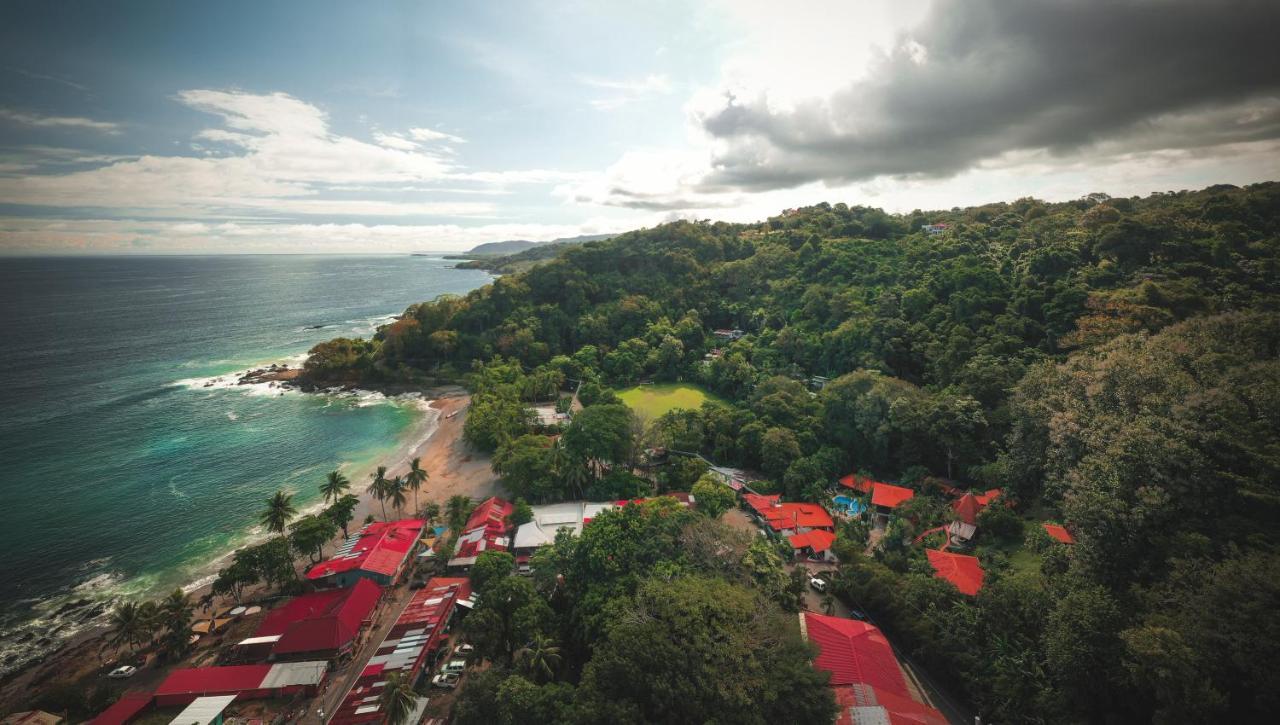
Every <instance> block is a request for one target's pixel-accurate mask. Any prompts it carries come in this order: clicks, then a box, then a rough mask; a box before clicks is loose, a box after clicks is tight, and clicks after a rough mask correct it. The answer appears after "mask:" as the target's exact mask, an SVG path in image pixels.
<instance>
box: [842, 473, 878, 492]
mask: <svg viewBox="0 0 1280 725" xmlns="http://www.w3.org/2000/svg"><path fill="white" fill-rule="evenodd" d="M878 484H879V482H878V481H872V480H871V479H870V478H864V477H862V476H859V475H858V474H856V473H850V474H849V475H847V476H845V477H844V478H841V479H840V485H841V486H844V487H845V488H851V489H853V490H854V491H857V492H859V493H871V489H872V488H874V487H875V486H876V485H878Z"/></svg>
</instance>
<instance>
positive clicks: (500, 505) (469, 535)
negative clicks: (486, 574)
mask: <svg viewBox="0 0 1280 725" xmlns="http://www.w3.org/2000/svg"><path fill="white" fill-rule="evenodd" d="M514 510H515V505H514V504H512V503H511V502H509V501H505V500H503V499H500V498H498V497H497V496H494V497H491V498H489V499H486V500H485V501H484V502H483V503H481V504H480V505H479V506H476V508H475V510H474V511H472V512H471V517H470V518H468V519H467V523H466V525H465V526H464V527H463V528H462V534H461V535H459V536H458V544H457V547H456V548H455V549H454V552H453V557H454V558H455V559H469V558H472V557H476V556H479V555H481V554H483V553H484V552H486V551H506V550H507V548H508V546H509V544H510V542H509V541H507V539H506V536H507V530H508V529H510V528H511V527H510V526H509V525H508V524H507V517H508V516H510V515H511V512H512V511H514Z"/></svg>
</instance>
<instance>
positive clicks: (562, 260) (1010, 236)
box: [306, 184, 1280, 722]
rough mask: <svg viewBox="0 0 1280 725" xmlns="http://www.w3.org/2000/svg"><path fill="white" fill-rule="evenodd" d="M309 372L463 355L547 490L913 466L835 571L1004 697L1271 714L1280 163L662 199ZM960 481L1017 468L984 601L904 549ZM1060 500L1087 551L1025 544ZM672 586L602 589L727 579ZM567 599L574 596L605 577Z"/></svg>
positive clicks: (887, 471)
mask: <svg viewBox="0 0 1280 725" xmlns="http://www.w3.org/2000/svg"><path fill="white" fill-rule="evenodd" d="M924 224H946V225H948V226H947V229H946V230H945V231H943V232H942V233H938V234H932V235H931V234H928V233H926V232H925V231H924V230H922V228H921V227H922V225H924ZM715 328H738V329H741V330H743V331H744V332H745V333H746V334H745V336H744V337H742V338H741V339H737V340H734V341H732V342H728V341H724V340H718V339H717V338H716V337H715V336H714V335H713V334H712V330H713V329H715ZM306 372H307V375H308V376H309V378H310V379H311V380H312V381H314V382H316V383H317V384H329V383H336V382H347V383H350V382H361V383H366V384H378V383H382V382H421V383H424V384H425V383H430V382H435V381H439V380H466V381H467V383H468V385H469V387H470V388H471V390H472V391H473V393H474V397H473V405H472V409H471V412H470V414H469V417H468V420H467V431H466V434H467V438H468V440H469V441H471V442H472V443H473V444H475V445H477V446H478V447H480V448H483V449H486V450H491V451H494V465H495V469H496V470H498V471H499V473H501V474H502V475H503V476H504V479H505V480H506V481H507V483H508V485H509V487H511V488H513V492H514V493H516V494H518V495H521V496H523V497H525V498H528V499H530V500H555V499H560V498H566V497H572V496H578V495H593V496H599V497H602V498H609V497H614V496H621V495H631V494H632V493H633V492H640V493H643V492H646V490H653V489H654V488H655V487H656V489H657V490H658V491H661V490H664V489H671V490H676V489H679V490H688V487H689V486H691V485H693V484H694V482H695V481H697V480H698V477H699V476H700V475H701V468H700V466H699V465H698V464H696V463H689V462H688V459H681V462H679V463H676V464H673V465H671V466H668V467H666V468H665V469H663V470H662V471H660V472H658V473H656V474H655V475H654V476H652V477H650V478H652V479H653V480H652V481H651V480H649V479H648V478H642V477H639V476H636V475H635V474H634V473H633V470H635V467H634V465H632V464H635V463H637V461H638V456H639V451H640V450H641V449H642V448H643V447H645V446H650V445H665V446H668V447H671V448H675V449H680V450H689V451H697V452H700V453H702V454H704V455H705V456H707V457H708V458H710V459H712V460H714V461H716V462H717V463H722V464H726V465H735V466H741V467H744V468H748V469H751V470H753V471H757V472H759V474H760V476H761V477H762V478H764V479H766V482H765V483H764V484H762V486H763V487H765V488H768V487H772V488H774V489H775V490H777V491H778V492H780V493H782V494H783V495H784V496H785V497H786V498H788V499H793V500H820V499H821V498H822V491H823V490H825V489H826V488H828V487H829V486H830V484H831V483H832V481H833V480H834V478H835V477H837V476H839V475H842V474H843V473H847V472H849V471H854V470H856V471H859V472H862V473H864V474H867V475H872V476H875V477H877V478H879V479H881V480H892V481H897V482H898V483H900V484H902V485H906V486H910V487H912V488H913V489H915V490H916V491H917V492H918V495H917V497H916V498H915V499H914V500H913V501H912V502H911V504H910V506H909V508H908V510H907V511H906V512H905V513H904V515H902V516H899V517H897V518H896V519H895V521H894V523H893V524H892V525H891V527H890V532H889V534H887V535H886V536H885V539H884V542H883V543H882V544H881V545H880V546H878V547H877V548H876V549H875V551H874V552H873V554H874V555H873V556H865V555H863V554H862V548H863V545H864V544H865V541H866V531H865V527H858V526H854V525H850V526H847V527H845V529H844V530H842V531H841V532H840V540H839V541H838V550H839V552H840V553H841V561H842V562H843V563H842V566H841V571H840V574H839V576H838V577H837V586H836V591H837V592H838V593H839V594H840V595H841V596H844V597H846V598H847V599H849V600H850V601H853V602H856V603H857V604H858V605H859V606H861V607H863V608H865V609H867V610H868V611H870V612H871V613H872V614H873V615H875V616H876V618H877V620H878V621H879V622H881V623H883V625H884V627H885V629H886V630H888V631H889V632H890V634H891V636H893V637H894V639H895V641H897V642H898V644H900V645H901V646H903V647H904V648H905V649H906V650H907V651H908V652H910V653H911V654H913V655H914V656H916V657H917V658H919V660H920V661H922V662H923V663H924V664H925V665H926V666H927V667H928V668H929V670H930V672H932V673H933V674H934V675H935V676H936V677H937V678H939V679H940V680H942V681H943V682H944V683H946V684H947V685H949V689H951V690H952V691H953V692H954V693H955V694H956V695H957V696H958V697H959V698H961V699H963V700H964V701H966V702H967V703H968V704H969V705H971V706H972V707H973V708H974V709H975V710H976V711H977V712H979V713H981V714H982V715H983V716H984V717H986V718H987V719H994V720H997V721H1002V722H1005V721H1007V722H1014V721H1021V722H1062V721H1093V722H1108V721H1111V722H1130V721H1147V720H1158V721H1164V722H1204V721H1207V720H1224V721H1228V720H1229V721H1252V720H1257V719H1261V718H1263V717H1265V713H1267V712H1272V711H1274V710H1275V709H1276V707H1277V706H1278V705H1280V702H1277V698H1278V697H1280V695H1277V693H1280V675H1278V674H1276V670H1275V668H1274V667H1272V666H1271V663H1272V662H1274V661H1275V660H1276V657H1275V656H1276V655H1280V614H1277V613H1278V612H1280V552H1277V550H1276V546H1277V544H1278V543H1280V532H1278V531H1277V528H1278V527H1280V498H1278V496H1280V412H1278V411H1280V405H1278V404H1280V184H1259V185H1255V186H1251V187H1247V188H1236V187H1231V186H1217V187H1211V188H1208V189H1205V190H1202V191H1196V192H1169V193H1161V194H1155V195H1152V196H1149V197H1145V198H1110V197H1108V196H1106V195H1103V194H1094V195H1090V196H1089V197H1087V198H1084V199H1080V200H1077V201H1072V202H1066V203H1046V202H1042V201H1037V200H1034V199H1020V200H1018V201H1015V202H1012V203H1007V204H991V205H987V206H982V207H975V208H968V209H953V210H950V211H938V212H927V213H926V212H914V213H912V214H907V215H890V214H886V213H884V212H882V211H880V210H876V209H868V208H862V207H847V206H845V205H843V204H837V205H834V206H833V205H827V204H821V205H818V206H814V207H807V208H803V209H799V210H791V211H788V212H787V213H785V214H783V215H780V216H777V217H773V218H771V219H769V220H767V221H765V222H763V223H759V224H750V225H740V224H725V223H692V222H679V223H673V224H668V225H663V226H660V227H657V228H654V229H646V230H640V231H636V232H631V233H628V234H623V235H620V236H617V237H614V238H613V239H610V240H608V241H605V242H593V243H588V244H585V245H582V246H580V247H574V248H569V249H566V250H564V251H563V253H561V254H560V255H559V256H557V257H556V258H555V259H552V260H550V261H546V262H543V263H541V264H538V265H537V266H534V267H532V268H530V269H527V270H525V271H522V272H519V273H517V274H513V275H511V276H506V277H502V278H500V279H498V280H495V281H494V283H492V284H491V285H488V286H486V287H484V288H482V289H479V290H477V291H475V292H473V293H471V294H469V295H467V296H465V297H444V298H440V299H437V300H434V301H431V302H425V303H422V304H419V305H415V306H413V307H411V308H409V309H408V310H407V311H406V313H405V315H404V316H403V317H402V318H401V319H399V320H398V321H396V322H394V323H393V324H390V325H388V326H386V327H383V328H382V329H380V330H379V332H378V333H377V335H376V336H375V338H374V339H372V340H367V341H364V340H334V341H331V342H329V343H325V344H322V345H319V346H317V347H316V348H315V349H314V350H313V351H312V355H311V357H310V358H309V360H308V361H307V363H306ZM814 376H822V377H824V378H827V379H829V382H827V383H826V384H825V386H823V385H819V384H818V382H819V381H815V380H813V377H814ZM638 380H654V381H675V380H684V381H691V382H697V383H700V384H702V385H705V386H706V387H707V388H709V389H711V390H713V391H715V392H716V393H718V394H719V395H720V396H721V397H722V398H723V399H724V400H725V401H727V402H724V403H720V402H713V403H707V404H705V405H704V406H703V407H702V408H701V409H700V410H697V411H675V412H672V413H669V414H667V415H666V416H663V417H662V418H660V419H658V420H656V421H637V420H635V418H634V416H633V415H631V414H630V413H629V411H628V410H627V409H626V408H625V406H621V405H619V404H618V402H617V400H616V398H615V396H614V395H613V393H612V392H611V388H613V387H616V386H620V385H625V384H628V383H633V382H635V381H638ZM567 381H582V387H581V390H580V398H581V400H582V403H583V404H584V405H585V406H586V408H584V410H583V411H582V412H580V413H579V414H578V415H577V416H575V418H574V420H573V422H572V423H571V424H570V426H569V429H568V430H567V431H566V432H565V434H564V435H563V436H561V437H560V438H559V440H558V441H556V442H554V443H553V442H552V441H551V440H550V439H548V438H547V437H545V436H542V435H539V434H538V431H537V430H536V428H535V426H534V425H533V422H532V420H530V419H529V418H528V416H527V413H526V403H527V402H528V401H532V400H538V399H547V398H549V397H552V396H554V393H555V391H556V390H558V389H560V388H561V387H563V386H565V385H566V382H567ZM819 388H820V389H819ZM620 463H621V464H627V465H613V464H620ZM944 485H945V486H957V487H960V488H965V487H968V486H975V487H1002V488H1004V490H1005V492H1006V493H1005V495H1006V498H1007V500H1009V501H1011V502H1012V503H1013V504H1014V507H1015V508H1014V509H1013V511H1012V512H1011V511H1010V510H1009V509H1006V508H1004V507H994V508H992V509H990V510H989V511H987V512H984V516H986V517H987V520H985V521H984V522H983V523H982V526H981V528H982V530H983V531H984V532H985V533H984V534H983V538H982V539H981V541H982V543H981V544H980V547H979V552H978V553H979V555H980V557H981V558H982V561H983V565H984V567H985V568H986V569H987V571H988V578H987V583H986V586H984V588H983V589H982V591H981V592H980V593H979V594H978V596H976V597H966V596H964V595H961V594H960V593H959V592H957V591H956V590H955V589H954V588H952V587H951V586H950V585H949V584H947V583H945V582H942V581H940V580H938V579H936V578H934V577H932V576H931V570H930V569H929V568H928V565H927V563H925V562H924V561H923V559H924V555H923V547H922V546H912V545H910V542H911V540H912V539H913V538H914V536H915V535H916V534H917V533H919V532H921V531H924V530H926V529H927V528H928V527H930V526H933V525H936V524H937V523H939V522H940V521H943V520H945V517H946V515H947V513H948V509H947V506H946V499H945V497H944V496H943V495H942V493H941V490H942V488H943V487H944ZM1050 519H1051V520H1057V521H1063V522H1065V523H1067V524H1068V526H1069V527H1070V528H1071V530H1072V532H1073V533H1074V534H1075V536H1076V539H1077V541H1078V544H1077V545H1076V546H1074V547H1071V548H1067V547H1063V546H1055V545H1052V544H1050V543H1048V542H1045V541H1043V540H1042V539H1041V537H1038V536H1036V533H1037V528H1036V526H1033V525H1031V524H1034V523H1035V522H1038V521H1041V520H1050ZM593 530H594V526H593V528H592V529H589V531H593ZM586 538H587V537H585V536H584V541H585V540H586ZM565 546H566V547H567V548H572V545H570V544H565ZM560 548H561V547H560V546H557V547H556V549H560ZM571 553H572V552H568V553H563V556H565V557H566V561H567V560H568V558H569V557H570V554H571ZM566 565H567V564H566ZM589 576H591V577H595V576H599V574H597V573H590V574H589ZM628 576H632V577H635V576H639V572H631V573H630V574H629V575H628ZM729 578H730V579H732V577H729ZM659 579H660V577H659ZM574 586H579V587H586V586H587V585H585V584H581V583H579V584H576V585H574ZM590 586H591V587H594V586H595V585H594V584H592V585H590ZM601 586H606V588H607V585H606V584H602V585H601ZM663 586H668V587H671V586H673V585H672V584H670V582H667V583H666V584H664V583H663V582H662V581H647V582H640V581H637V582H629V584H628V586H627V587H625V588H624V589H620V590H618V591H611V592H610V597H609V601H613V600H614V599H617V600H618V601H622V602H624V604H618V605H617V606H619V607H623V606H626V604H625V603H626V602H630V605H631V606H640V604H639V603H638V598H644V597H649V598H651V599H655V600H656V599H662V600H663V601H666V600H670V606H671V607H674V608H678V607H695V606H698V605H697V601H698V598H699V597H707V596H713V595H714V593H713V592H712V593H708V591H704V590H703V589H702V588H700V587H705V588H713V587H716V586H721V584H716V583H707V582H703V583H701V584H698V585H696V586H694V585H690V586H689V587H688V588H685V589H681V591H663V590H662V587H663ZM724 586H740V584H735V583H730V584H724ZM562 594H563V595H564V596H566V597H570V600H569V601H566V602H565V603H564V606H565V607H566V608H567V609H566V611H569V612H572V611H579V610H580V609H581V608H582V607H584V606H587V605H586V600H585V599H584V598H590V597H592V596H594V594H593V592H591V591H586V590H583V589H578V590H575V589H574V588H573V586H570V587H569V590H568V591H566V592H562ZM715 596H719V595H715ZM724 596H725V597H730V598H731V595H727V594H726V595H724ZM601 601H604V600H601ZM646 606H648V605H646ZM652 606H654V607H658V605H657V604H654V605H652ZM743 606H746V605H745V604H743ZM575 607H577V608H579V610H574V608H575ZM670 616H672V617H676V618H679V617H682V616H688V615H687V613H683V612H681V611H672V612H671V614H670ZM589 619H590V617H589V616H586V615H583V614H578V615H574V614H566V615H564V616H563V617H562V618H561V619H560V620H559V623H558V625H557V626H560V627H569V628H571V629H572V628H577V629H572V631H569V630H562V631H559V632H558V636H559V637H561V639H562V640H563V641H566V642H577V643H583V642H591V641H594V639H591V638H590V637H589V636H588V635H590V636H595V635H597V634H599V635H600V636H602V637H605V640H604V641H609V640H608V639H607V637H608V633H604V632H602V631H601V630H598V629H591V626H592V625H591V624H590V622H589V621H587V620H589ZM584 627H585V628H586V629H583V628H584ZM643 636H652V635H645V634H643V633H628V634H627V635H626V637H628V638H629V642H630V641H631V640H632V639H634V642H631V646H637V647H638V646H640V645H639V644H638V643H640V642H643V640H642V639H635V638H640V637H643ZM733 636H735V637H736V636H738V635H736V634H735V635H733ZM579 646H581V644H579ZM655 646H656V645H655ZM600 651H613V652H614V654H615V655H617V657H622V656H623V655H622V654H619V653H618V652H616V651H614V650H605V649H604V647H603V646H602V648H601V650H598V651H597V655H596V657H593V658H583V657H581V656H579V657H578V659H577V660H576V661H577V662H578V663H579V665H578V666H579V667H580V668H581V669H580V671H573V672H571V673H567V675H566V677H565V678H562V679H561V680H557V682H556V683H555V684H552V683H547V684H541V685H537V684H534V683H529V686H530V687H541V688H547V687H559V686H562V685H564V686H567V685H566V684H565V683H566V682H574V683H577V686H578V687H581V688H587V687H588V686H590V687H596V688H598V687H602V685H600V682H601V680H600V677H601V674H602V673H606V672H610V670H608V669H607V668H608V667H615V668H617V671H618V672H624V671H628V670H627V668H628V667H630V668H632V669H635V668H637V664H636V660H634V659H630V660H627V661H626V662H623V663H621V664H619V663H618V662H614V661H612V660H602V661H601V662H600V664H599V665H597V664H596V659H597V658H599V657H600V655H599V652H600ZM632 655H633V656H638V654H636V653H635V652H633V653H632ZM761 656H763V655H761ZM624 659H625V658H624ZM611 662H612V664H610V663H611ZM584 663H585V664H584ZM770 666H771V667H774V666H775V665H770ZM776 666H781V665H776ZM637 671H640V670H637ZM788 671H790V670H788ZM796 676H797V677H798V676H799V675H798V674H797V675H796ZM497 677H498V675H495V676H494V678H495V680H494V685H493V686H494V687H500V686H504V685H503V684H502V683H499V682H498V681H497ZM520 686H521V687H524V685H523V684H521V685H520ZM473 687H474V685H473ZM657 687H658V685H657V684H655V685H654V688H657ZM640 689H643V688H640ZM468 691H470V687H469V688H468ZM583 692H584V693H587V694H583V695H581V697H584V698H585V697H588V696H589V693H588V691H587V690H584V691H583ZM605 692H607V689H606V690H605ZM762 692H763V690H762ZM614 694H616V693H614ZM477 697H479V695H477ZM626 697H627V698H630V699H629V700H628V702H631V703H632V705H634V709H630V710H627V711H626V713H624V714H623V715H620V716H619V719H624V720H625V719H628V718H629V717H630V716H631V715H635V716H636V717H640V718H652V717H656V716H658V715H662V714H665V713H666V712H667V711H665V710H662V709H660V706H659V705H658V704H655V703H656V701H655V700H652V699H646V698H655V697H658V694H657V693H655V692H646V693H638V692H630V693H626ZM762 697H763V695H762ZM477 706H478V705H477ZM629 707H630V706H629ZM690 712H691V714H693V715H698V716H700V714H699V713H700V712H701V711H690ZM624 715H625V716H624Z"/></svg>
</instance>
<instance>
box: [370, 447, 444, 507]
mask: <svg viewBox="0 0 1280 725" xmlns="http://www.w3.org/2000/svg"><path fill="white" fill-rule="evenodd" d="M369 478H370V483H369V487H368V488H367V489H365V492H366V493H368V494H370V495H372V496H373V497H374V498H375V499H377V500H378V503H379V504H380V505H381V506H382V519H383V520H384V521H385V520H387V503H388V502H390V503H391V507H392V508H394V509H395V511H396V516H398V517H401V518H403V517H404V505H405V504H406V503H408V496H407V495H406V493H405V492H406V491H412V492H413V510H414V511H415V512H418V511H421V509H420V508H419V507H418V491H420V490H422V486H423V484H425V483H426V482H427V480H428V479H430V478H431V476H430V474H428V473H427V471H426V469H425V468H423V467H422V459H421V458H415V459H413V460H412V461H410V462H409V472H408V473H407V474H405V475H404V476H395V477H393V478H388V477H387V467H386V466H378V470H376V471H374V472H373V473H370V474H369Z"/></svg>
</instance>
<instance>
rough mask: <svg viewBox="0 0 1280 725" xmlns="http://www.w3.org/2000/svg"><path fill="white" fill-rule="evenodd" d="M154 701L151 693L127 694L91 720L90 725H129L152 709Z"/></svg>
mask: <svg viewBox="0 0 1280 725" xmlns="http://www.w3.org/2000/svg"><path fill="white" fill-rule="evenodd" d="M153 699H154V695H152V694H151V693H150V692H126V693H125V694H123V695H121V696H120V699H119V700H116V702H115V704H114V705H112V706H111V707H109V708H107V709H106V710H103V711H102V712H101V713H100V714H99V715H98V716H97V717H95V718H94V719H92V720H90V721H89V725H128V724H129V723H130V722H133V720H134V719H136V718H137V717H138V716H139V715H141V714H142V712H143V711H144V710H146V709H147V708H149V707H151V701H152V700H153Z"/></svg>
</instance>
